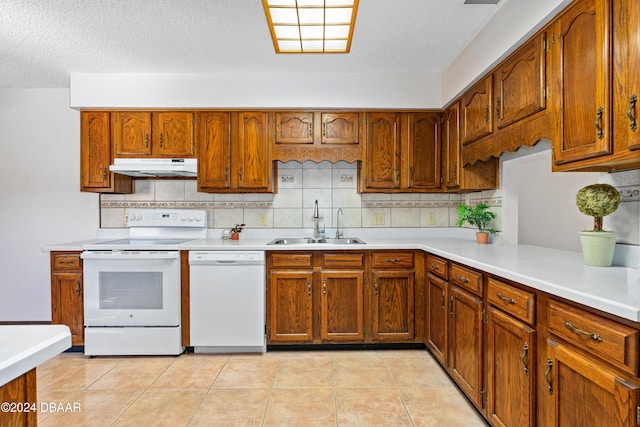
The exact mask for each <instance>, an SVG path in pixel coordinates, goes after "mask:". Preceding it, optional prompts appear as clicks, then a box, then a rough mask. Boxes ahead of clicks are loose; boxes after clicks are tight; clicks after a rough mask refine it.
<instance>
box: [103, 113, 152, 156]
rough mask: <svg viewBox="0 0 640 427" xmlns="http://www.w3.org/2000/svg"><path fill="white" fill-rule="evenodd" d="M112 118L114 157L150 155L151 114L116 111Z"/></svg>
mask: <svg viewBox="0 0 640 427" xmlns="http://www.w3.org/2000/svg"><path fill="white" fill-rule="evenodd" d="M112 117H113V146H114V150H115V152H114V156H115V157H149V156H151V155H152V143H151V113H145V112H139V111H116V112H114V113H112Z"/></svg>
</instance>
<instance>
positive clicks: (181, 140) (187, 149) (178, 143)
mask: <svg viewBox="0 0 640 427" xmlns="http://www.w3.org/2000/svg"><path fill="white" fill-rule="evenodd" d="M194 123H195V120H194V115H193V112H190V111H170V112H159V113H153V124H154V129H153V141H154V147H155V149H156V150H157V153H158V157H194V156H195V154H196V144H195V138H194Z"/></svg>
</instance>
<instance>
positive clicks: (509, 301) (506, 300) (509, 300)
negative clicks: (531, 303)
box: [496, 292, 517, 304]
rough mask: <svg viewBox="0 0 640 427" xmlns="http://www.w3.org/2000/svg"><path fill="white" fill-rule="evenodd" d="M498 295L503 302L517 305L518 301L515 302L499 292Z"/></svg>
mask: <svg viewBox="0 0 640 427" xmlns="http://www.w3.org/2000/svg"><path fill="white" fill-rule="evenodd" d="M496 295H497V296H498V298H500V299H501V300H502V301H504V302H508V303H509V304H516V303H517V301H516V300H514V299H513V298H507V297H505V296H504V295H502V294H501V293H500V292H498V293H497V294H496Z"/></svg>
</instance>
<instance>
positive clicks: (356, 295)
mask: <svg viewBox="0 0 640 427" xmlns="http://www.w3.org/2000/svg"><path fill="white" fill-rule="evenodd" d="M320 276H321V281H322V307H321V313H320V339H321V340H322V341H323V342H344V341H349V342H354V341H360V342H361V341H364V271H362V270H353V271H350V270H345V271H322V272H321V273H320Z"/></svg>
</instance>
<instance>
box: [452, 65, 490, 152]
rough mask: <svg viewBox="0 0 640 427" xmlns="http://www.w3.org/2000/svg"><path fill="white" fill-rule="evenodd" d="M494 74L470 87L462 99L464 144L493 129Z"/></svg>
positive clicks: (487, 133) (485, 134)
mask: <svg viewBox="0 0 640 427" xmlns="http://www.w3.org/2000/svg"><path fill="white" fill-rule="evenodd" d="M492 98H493V75H492V74H490V75H488V76H487V77H485V78H484V79H482V80H480V81H479V82H478V83H476V84H475V85H474V86H473V87H471V89H469V90H468V91H467V92H466V93H465V94H464V95H463V96H462V100H461V105H460V108H461V115H462V130H461V133H462V135H461V137H462V144H469V143H471V142H473V141H476V140H478V139H480V138H482V137H483V136H487V135H489V134H491V132H492V131H493V109H492V108H491V106H492V105H493V99H492Z"/></svg>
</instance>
